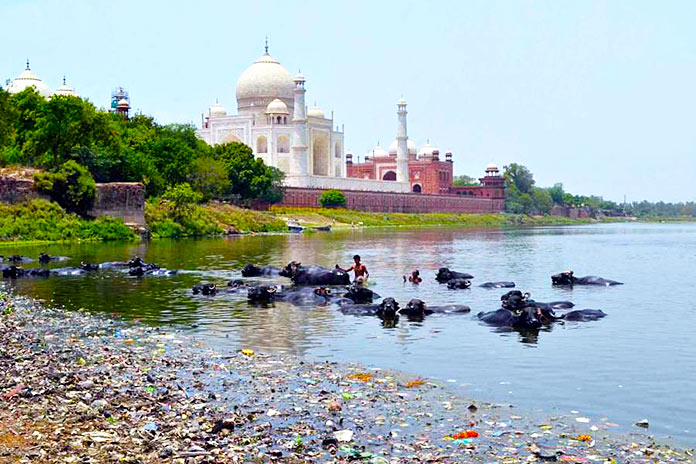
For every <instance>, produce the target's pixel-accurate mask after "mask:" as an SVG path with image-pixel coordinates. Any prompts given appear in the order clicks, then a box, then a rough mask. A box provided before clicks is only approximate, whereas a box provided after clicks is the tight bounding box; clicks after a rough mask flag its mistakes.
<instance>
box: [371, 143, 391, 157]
mask: <svg viewBox="0 0 696 464" xmlns="http://www.w3.org/2000/svg"><path fill="white" fill-rule="evenodd" d="M365 156H369V157H370V158H382V157H385V156H389V154H388V153H387V152H386V150H384V148H382V147H380V146H379V145H375V147H374V148H373V149H372V150H370V151H369V152H367V153H365Z"/></svg>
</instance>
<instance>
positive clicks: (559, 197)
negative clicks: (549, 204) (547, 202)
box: [547, 182, 566, 205]
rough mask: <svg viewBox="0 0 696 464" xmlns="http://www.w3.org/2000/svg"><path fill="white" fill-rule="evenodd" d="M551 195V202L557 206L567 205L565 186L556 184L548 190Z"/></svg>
mask: <svg viewBox="0 0 696 464" xmlns="http://www.w3.org/2000/svg"><path fill="white" fill-rule="evenodd" d="M547 190H548V192H549V194H550V195H551V200H553V202H554V203H555V204H557V205H564V204H565V195H566V193H565V191H564V190H563V184H562V183H560V182H558V183H556V184H553V187H549V188H548V189H547Z"/></svg>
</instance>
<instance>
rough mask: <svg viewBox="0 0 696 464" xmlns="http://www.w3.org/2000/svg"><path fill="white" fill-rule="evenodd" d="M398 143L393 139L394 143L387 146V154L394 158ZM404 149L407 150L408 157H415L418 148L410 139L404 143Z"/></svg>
mask: <svg viewBox="0 0 696 464" xmlns="http://www.w3.org/2000/svg"><path fill="white" fill-rule="evenodd" d="M398 145H399V141H398V140H396V139H394V141H393V142H392V143H391V145H389V154H390V155H394V156H396V150H397V148H398ZM406 147H407V148H408V154H409V155H415V154H416V153H417V152H418V147H417V146H416V142H414V141H413V140H411V139H408V140H407V142H406Z"/></svg>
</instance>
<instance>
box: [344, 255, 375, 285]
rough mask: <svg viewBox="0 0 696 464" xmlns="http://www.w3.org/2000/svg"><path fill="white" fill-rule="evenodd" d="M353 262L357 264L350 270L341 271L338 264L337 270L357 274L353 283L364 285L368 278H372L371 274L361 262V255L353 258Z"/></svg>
mask: <svg viewBox="0 0 696 464" xmlns="http://www.w3.org/2000/svg"><path fill="white" fill-rule="evenodd" d="M353 261H355V262H354V263H353V264H351V265H350V267H349V268H348V269H341V268H340V267H338V264H337V265H336V269H340V270H341V271H343V272H350V271H353V272H355V279H353V282H356V283H357V284H360V285H362V284H363V283H365V282H366V281H367V278H368V277H370V273H369V272H367V267H365V265H364V264H363V263H361V262H360V255H355V256H353Z"/></svg>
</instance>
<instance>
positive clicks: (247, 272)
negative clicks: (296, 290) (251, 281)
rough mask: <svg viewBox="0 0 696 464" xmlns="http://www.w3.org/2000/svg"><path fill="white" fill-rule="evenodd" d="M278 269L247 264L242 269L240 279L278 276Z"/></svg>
mask: <svg viewBox="0 0 696 464" xmlns="http://www.w3.org/2000/svg"><path fill="white" fill-rule="evenodd" d="M279 274H280V269H279V268H277V267H273V266H263V267H261V266H257V265H256V264H247V265H246V266H244V269H242V277H261V276H271V275H279Z"/></svg>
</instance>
